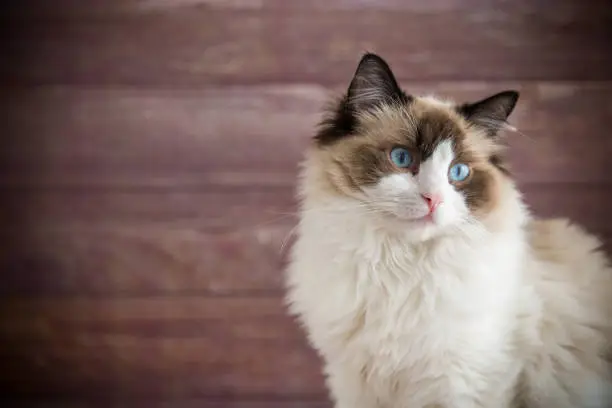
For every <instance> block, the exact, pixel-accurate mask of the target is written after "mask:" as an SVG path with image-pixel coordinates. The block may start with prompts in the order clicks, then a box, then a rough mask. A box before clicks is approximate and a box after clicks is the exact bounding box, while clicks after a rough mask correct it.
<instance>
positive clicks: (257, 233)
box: [0, 184, 612, 297]
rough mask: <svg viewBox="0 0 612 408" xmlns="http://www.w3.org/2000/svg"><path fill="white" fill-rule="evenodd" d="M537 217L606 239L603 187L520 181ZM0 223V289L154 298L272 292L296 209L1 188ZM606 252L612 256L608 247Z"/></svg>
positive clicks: (213, 199) (253, 201) (277, 198)
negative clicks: (2, 213) (6, 205)
mask: <svg viewBox="0 0 612 408" xmlns="http://www.w3.org/2000/svg"><path fill="white" fill-rule="evenodd" d="M523 190H524V192H525V195H526V200H527V202H528V203H529V205H530V206H531V207H532V209H533V211H534V212H535V213H536V214H537V215H538V216H542V217H550V216H554V217H557V216H562V217H569V218H571V219H573V220H575V221H576V222H579V223H581V224H583V225H585V226H586V227H588V228H589V229H590V230H591V231H593V232H596V233H599V234H604V235H606V236H607V235H609V234H610V233H612V221H605V220H606V219H608V220H609V219H610V218H609V217H608V212H609V208H610V206H611V205H612V191H611V190H610V189H606V188H602V187H599V186H589V185H582V184H578V185H564V184H555V185H526V186H524V188H523ZM10 196H11V199H12V200H13V203H14V204H13V206H12V207H13V214H10V213H6V214H7V218H6V219H4V220H2V224H1V225H2V227H3V228H1V229H0V242H1V243H2V245H0V270H2V271H3V283H2V286H1V287H0V294H4V295H13V296H15V295H21V296H24V295H28V296H34V295H36V296H42V295H70V296H75V295H80V296H85V295H90V296H113V297H125V296H135V295H138V296H157V295H163V294H172V295H176V296H179V295H193V294H200V295H232V296H240V295H244V294H260V295H261V294H270V293H280V292H281V290H282V276H283V275H282V269H283V267H284V265H285V260H286V256H287V254H288V249H289V247H290V245H291V243H292V232H293V231H292V230H293V227H294V226H295V223H296V218H295V216H294V215H293V214H294V213H295V211H296V208H295V204H294V200H293V191H292V189H289V188H288V189H278V190H274V191H272V190H270V191H267V192H261V191H249V190H247V189H244V188H240V189H236V190H234V192H230V191H226V192H223V193H214V192H209V193H207V192H197V191H196V192H191V193H186V192H166V191H152V192H148V193H144V192H138V191H137V192H134V193H125V192H113V191H87V192H86V193H83V192H79V191H77V192H70V191H68V192H61V191H47V192H41V191H36V192H23V191H21V192H20V191H13V192H11V193H10ZM611 253H612V252H611Z"/></svg>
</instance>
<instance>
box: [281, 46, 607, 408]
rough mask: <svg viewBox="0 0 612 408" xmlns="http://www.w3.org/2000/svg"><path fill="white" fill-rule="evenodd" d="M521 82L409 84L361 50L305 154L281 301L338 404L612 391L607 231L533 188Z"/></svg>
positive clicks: (489, 406) (537, 400) (491, 402)
mask: <svg viewBox="0 0 612 408" xmlns="http://www.w3.org/2000/svg"><path fill="white" fill-rule="evenodd" d="M518 99H519V93H518V92H516V91H504V92H499V93H497V94H495V95H492V96H490V97H488V98H486V99H482V100H480V101H477V102H473V103H461V104H456V103H453V102H450V101H447V100H442V99H439V98H436V97H432V96H414V95H410V94H408V93H406V92H405V91H403V90H402V89H401V88H400V87H399V85H398V83H397V81H396V79H395V76H394V74H393V72H392V71H391V68H390V66H389V65H388V64H387V63H386V62H385V61H384V60H383V59H382V58H381V57H380V56H378V55H376V54H372V53H367V54H365V55H364V56H363V57H362V59H361V61H360V62H359V65H358V67H357V70H356V72H355V75H354V77H353V79H352V81H351V83H350V86H349V89H348V91H347V92H346V93H345V95H343V97H342V98H340V100H339V101H337V103H335V104H334V105H332V106H331V108H330V109H329V111H328V112H327V115H326V116H325V118H324V119H323V121H322V123H321V126H320V129H319V131H318V133H317V134H316V136H315V137H314V138H313V141H312V144H311V146H310V147H309V148H308V150H307V152H306V155H305V158H304V160H303V162H302V165H301V170H300V177H299V188H298V193H299V194H298V195H299V199H300V210H299V213H300V221H299V225H298V227H297V238H296V241H295V243H294V245H293V247H292V250H291V256H290V260H289V264H288V267H287V273H286V288H287V304H288V308H289V311H290V313H291V314H292V315H294V316H296V318H297V320H298V321H299V322H300V323H301V325H302V326H303V327H304V329H305V331H306V333H307V334H308V339H309V341H310V343H311V344H312V345H313V347H314V348H315V349H316V350H317V351H318V352H319V354H320V356H321V357H322V360H323V361H324V366H325V367H324V373H325V376H326V384H327V387H328V389H329V392H330V396H331V398H332V400H333V401H334V403H335V407H336V408H480V407H483V408H484V407H486V408H510V407H511V408H519V407H520V408H525V407H527V408H565V407H567V408H570V407H571V408H587V407H588V408H604V407H612V395H611V394H612V393H611V386H612V382H611V376H610V365H609V360H608V356H609V353H608V348H609V344H610V340H611V339H612V269H611V268H610V266H609V261H608V259H607V257H606V255H605V254H604V253H603V252H602V251H601V249H600V247H601V243H600V241H599V240H598V239H597V238H596V237H595V236H593V235H591V234H590V233H588V232H586V231H585V230H583V229H582V228H581V227H580V226H578V225H575V224H573V223H571V222H570V221H568V220H565V219H552V220H538V219H536V218H534V217H533V216H532V215H531V214H530V212H529V209H528V208H527V206H526V205H525V204H524V202H523V200H522V198H521V194H520V192H519V190H518V189H517V186H516V183H515V182H514V180H513V178H512V173H511V170H510V169H509V166H508V164H507V159H506V155H505V151H506V150H507V149H505V143H504V138H503V137H502V134H503V133H504V132H503V131H504V130H505V129H506V128H507V127H508V126H509V125H508V122H507V119H508V117H509V116H510V114H511V113H512V112H513V110H514V108H515V105H516V104H517V101H518Z"/></svg>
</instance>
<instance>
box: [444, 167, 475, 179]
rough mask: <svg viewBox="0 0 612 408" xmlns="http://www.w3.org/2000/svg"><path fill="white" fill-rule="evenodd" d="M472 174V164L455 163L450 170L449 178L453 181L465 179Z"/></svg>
mask: <svg viewBox="0 0 612 408" xmlns="http://www.w3.org/2000/svg"><path fill="white" fill-rule="evenodd" d="M469 175H470V166H468V165H467V164H463V163H457V164H455V165H453V166H452V167H451V168H450V170H449V171H448V178H449V179H450V180H451V181H464V180H465V179H467V178H468V176H469Z"/></svg>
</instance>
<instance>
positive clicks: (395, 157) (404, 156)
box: [390, 147, 414, 169]
mask: <svg viewBox="0 0 612 408" xmlns="http://www.w3.org/2000/svg"><path fill="white" fill-rule="evenodd" d="M390 156H391V161H392V162H393V164H395V165H396V166H397V167H399V168H402V169H405V168H408V167H410V166H412V163H413V161H414V160H413V159H412V154H411V153H410V151H408V149H404V148H403V147H396V148H394V149H393V150H391V153H390Z"/></svg>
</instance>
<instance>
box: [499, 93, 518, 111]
mask: <svg viewBox="0 0 612 408" xmlns="http://www.w3.org/2000/svg"><path fill="white" fill-rule="evenodd" d="M500 95H503V96H505V97H506V98H508V100H509V101H510V102H511V103H512V105H513V107H514V105H516V103H517V102H518V100H519V98H520V97H521V93H520V92H519V91H517V90H514V89H509V90H507V91H503V92H501V93H500Z"/></svg>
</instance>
